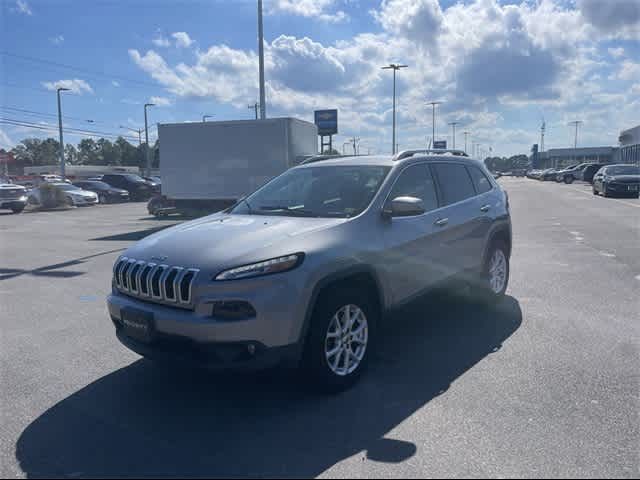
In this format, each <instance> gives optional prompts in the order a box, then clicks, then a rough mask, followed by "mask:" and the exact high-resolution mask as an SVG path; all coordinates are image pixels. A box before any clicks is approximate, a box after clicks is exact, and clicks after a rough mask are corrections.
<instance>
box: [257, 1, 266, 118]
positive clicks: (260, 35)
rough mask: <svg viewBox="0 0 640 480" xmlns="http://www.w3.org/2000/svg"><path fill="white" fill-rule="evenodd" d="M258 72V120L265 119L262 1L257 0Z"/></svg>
mask: <svg viewBox="0 0 640 480" xmlns="http://www.w3.org/2000/svg"><path fill="white" fill-rule="evenodd" d="M258 70H259V72H258V73H259V80H260V119H261V120H265V119H266V118H267V105H266V103H265V102H266V100H265V93H264V32H263V28H262V0H258Z"/></svg>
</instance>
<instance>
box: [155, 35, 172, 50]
mask: <svg viewBox="0 0 640 480" xmlns="http://www.w3.org/2000/svg"><path fill="white" fill-rule="evenodd" d="M151 43H153V44H154V45H155V46H156V47H160V48H166V47H168V46H169V45H171V42H170V41H169V39H168V38H166V37H163V36H162V35H158V36H157V37H155V38H154V39H153V40H151Z"/></svg>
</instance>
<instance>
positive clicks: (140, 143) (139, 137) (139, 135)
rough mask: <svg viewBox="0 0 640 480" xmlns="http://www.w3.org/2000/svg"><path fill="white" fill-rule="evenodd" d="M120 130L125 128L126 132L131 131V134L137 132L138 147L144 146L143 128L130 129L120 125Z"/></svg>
mask: <svg viewBox="0 0 640 480" xmlns="http://www.w3.org/2000/svg"><path fill="white" fill-rule="evenodd" d="M120 128H124V129H125V130H129V131H131V132H136V133H137V134H138V145H142V129H141V128H137V129H136V128H129V127H125V126H124V125H120Z"/></svg>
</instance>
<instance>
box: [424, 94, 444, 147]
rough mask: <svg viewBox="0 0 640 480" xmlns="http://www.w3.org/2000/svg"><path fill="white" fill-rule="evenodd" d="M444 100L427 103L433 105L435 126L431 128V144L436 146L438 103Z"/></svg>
mask: <svg viewBox="0 0 640 480" xmlns="http://www.w3.org/2000/svg"><path fill="white" fill-rule="evenodd" d="M441 103H442V102H427V105H431V106H432V107H433V120H432V121H433V126H432V130H431V145H432V146H433V147H434V148H435V143H436V105H440V104H441Z"/></svg>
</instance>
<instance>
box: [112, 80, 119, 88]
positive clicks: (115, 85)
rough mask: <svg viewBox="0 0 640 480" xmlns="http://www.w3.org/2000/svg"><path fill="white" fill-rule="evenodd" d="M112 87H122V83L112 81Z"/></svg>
mask: <svg viewBox="0 0 640 480" xmlns="http://www.w3.org/2000/svg"><path fill="white" fill-rule="evenodd" d="M111 85H113V86H114V87H119V86H120V82H118V81H116V80H111Z"/></svg>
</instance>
